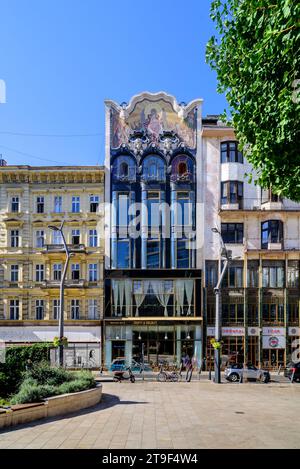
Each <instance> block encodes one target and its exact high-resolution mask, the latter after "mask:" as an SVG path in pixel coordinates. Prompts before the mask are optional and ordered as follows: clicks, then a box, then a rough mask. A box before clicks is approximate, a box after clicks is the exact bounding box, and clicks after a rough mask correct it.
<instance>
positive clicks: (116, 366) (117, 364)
mask: <svg viewBox="0 0 300 469" xmlns="http://www.w3.org/2000/svg"><path fill="white" fill-rule="evenodd" d="M126 367H127V364H126V359H125V358H123V357H120V358H115V359H114V360H113V361H112V363H111V366H110V371H125V370H126Z"/></svg>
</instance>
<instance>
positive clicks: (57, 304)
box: [52, 300, 60, 319]
mask: <svg viewBox="0 0 300 469" xmlns="http://www.w3.org/2000/svg"><path fill="white" fill-rule="evenodd" d="M52 313H53V319H58V318H59V313H60V300H53V302H52Z"/></svg>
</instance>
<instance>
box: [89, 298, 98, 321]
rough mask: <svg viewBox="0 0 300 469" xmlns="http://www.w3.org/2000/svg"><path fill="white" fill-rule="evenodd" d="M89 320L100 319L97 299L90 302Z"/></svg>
mask: <svg viewBox="0 0 300 469" xmlns="http://www.w3.org/2000/svg"><path fill="white" fill-rule="evenodd" d="M88 319H98V302H97V300H95V299H90V300H89V303H88Z"/></svg>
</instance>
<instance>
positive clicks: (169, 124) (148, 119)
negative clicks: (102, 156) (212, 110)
mask: <svg viewBox="0 0 300 469" xmlns="http://www.w3.org/2000/svg"><path fill="white" fill-rule="evenodd" d="M196 119H197V117H196V110H195V109H192V110H191V111H190V112H189V113H188V115H187V116H186V118H185V119H181V118H180V117H179V116H178V114H177V113H176V112H174V110H173V107H172V105H171V104H170V103H167V102H166V101H164V100H162V99H160V100H158V101H150V100H146V99H145V100H143V101H141V102H139V103H137V104H136V106H135V108H134V110H133V111H132V112H131V113H130V115H129V117H128V118H127V119H122V118H120V115H119V113H118V112H117V111H116V110H114V109H112V110H111V147H112V148H118V147H119V146H120V145H122V144H123V143H126V142H127V141H128V139H129V137H130V134H131V133H132V132H133V131H143V132H145V133H146V134H147V136H148V138H149V139H150V141H152V142H157V141H158V140H159V136H160V135H161V134H162V132H165V131H169V132H175V134H176V135H177V136H178V137H179V139H180V140H181V141H182V142H184V143H185V144H186V145H187V146H188V147H189V148H195V147H196V126H197V122H196Z"/></svg>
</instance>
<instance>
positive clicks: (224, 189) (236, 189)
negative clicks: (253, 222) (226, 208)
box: [221, 181, 243, 208]
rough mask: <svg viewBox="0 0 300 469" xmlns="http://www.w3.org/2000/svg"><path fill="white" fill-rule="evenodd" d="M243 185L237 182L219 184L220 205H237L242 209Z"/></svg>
mask: <svg viewBox="0 0 300 469" xmlns="http://www.w3.org/2000/svg"><path fill="white" fill-rule="evenodd" d="M242 202H243V183H242V182H239V181H226V182H221V204H222V205H223V204H239V208H242Z"/></svg>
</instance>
